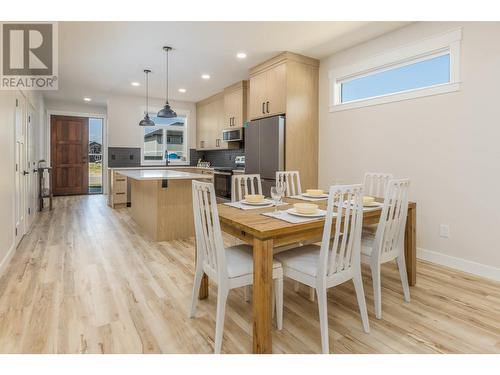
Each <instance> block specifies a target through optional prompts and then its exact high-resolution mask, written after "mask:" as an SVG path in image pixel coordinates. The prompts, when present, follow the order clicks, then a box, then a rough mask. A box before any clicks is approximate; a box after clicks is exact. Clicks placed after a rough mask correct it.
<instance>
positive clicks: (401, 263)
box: [397, 252, 410, 302]
mask: <svg viewBox="0 0 500 375" xmlns="http://www.w3.org/2000/svg"><path fill="white" fill-rule="evenodd" d="M397 263H398V269H399V276H400V277H401V285H402V286H403V294H404V296H405V301H406V302H410V286H409V285H408V274H407V273H406V262H405V256H404V253H403V252H401V255H399V256H398V257H397Z"/></svg>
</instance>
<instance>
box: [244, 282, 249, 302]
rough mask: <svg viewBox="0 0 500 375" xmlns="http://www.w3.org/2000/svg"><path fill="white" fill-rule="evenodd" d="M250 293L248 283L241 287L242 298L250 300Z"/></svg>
mask: <svg viewBox="0 0 500 375" xmlns="http://www.w3.org/2000/svg"><path fill="white" fill-rule="evenodd" d="M250 293H251V290H250V285H247V286H245V287H243V298H244V299H245V302H250Z"/></svg>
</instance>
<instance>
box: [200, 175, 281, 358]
mask: <svg viewBox="0 0 500 375" xmlns="http://www.w3.org/2000/svg"><path fill="white" fill-rule="evenodd" d="M192 189H193V213H194V224H195V234H196V257H197V258H196V259H197V261H196V270H195V276H194V285H193V295H192V297H191V310H190V317H191V318H192V317H193V316H194V314H195V311H196V305H197V302H198V294H199V292H200V286H201V281H202V277H203V274H204V273H205V274H206V275H207V276H208V278H209V279H211V280H213V281H214V282H215V283H216V284H217V315H216V323H215V348H214V351H215V353H220V351H221V346H222V332H223V328H224V315H225V308H226V300H227V296H228V293H229V290H231V289H235V288H241V287H245V286H247V285H252V283H253V256H252V248H251V246H249V245H237V246H232V247H229V248H224V243H223V240H222V233H221V229H220V223H219V215H218V211H217V201H216V196H215V189H214V185H213V184H212V183H207V182H201V181H195V180H193V182H192ZM273 280H274V293H275V299H276V302H275V305H276V321H277V324H276V325H277V327H278V329H281V328H282V326H283V269H282V267H281V264H280V263H279V262H278V261H273Z"/></svg>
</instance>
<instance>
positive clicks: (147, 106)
mask: <svg viewBox="0 0 500 375" xmlns="http://www.w3.org/2000/svg"><path fill="white" fill-rule="evenodd" d="M148 96H149V72H146V116H149V98H148Z"/></svg>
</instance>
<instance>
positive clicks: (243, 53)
mask: <svg viewBox="0 0 500 375" xmlns="http://www.w3.org/2000/svg"><path fill="white" fill-rule="evenodd" d="M236 57H237V58H238V59H245V58H246V57H247V54H246V53H245V52H238V53H237V54H236Z"/></svg>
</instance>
